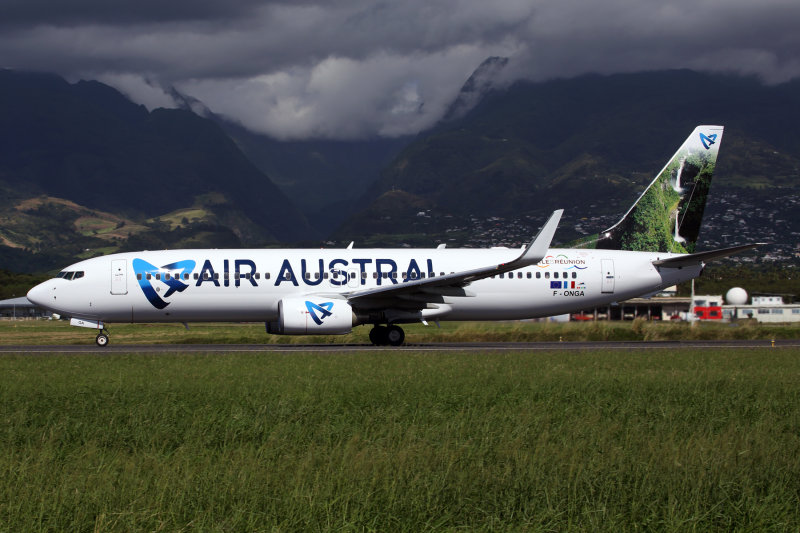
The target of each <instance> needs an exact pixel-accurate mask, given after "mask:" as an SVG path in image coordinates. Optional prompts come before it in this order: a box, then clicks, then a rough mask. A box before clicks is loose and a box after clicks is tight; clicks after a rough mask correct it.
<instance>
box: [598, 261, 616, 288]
mask: <svg viewBox="0 0 800 533" xmlns="http://www.w3.org/2000/svg"><path fill="white" fill-rule="evenodd" d="M600 270H601V274H602V276H603V281H602V284H601V287H602V292H614V260H613V259H601V260H600Z"/></svg>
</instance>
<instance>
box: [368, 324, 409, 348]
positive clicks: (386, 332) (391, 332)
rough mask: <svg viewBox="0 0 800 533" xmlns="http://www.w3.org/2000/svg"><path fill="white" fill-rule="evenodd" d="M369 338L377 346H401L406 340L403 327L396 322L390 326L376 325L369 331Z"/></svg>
mask: <svg viewBox="0 0 800 533" xmlns="http://www.w3.org/2000/svg"><path fill="white" fill-rule="evenodd" d="M369 340H371V341H372V344H374V345H375V346H386V345H387V344H388V345H391V346H400V345H401V344H403V341H404V340H406V334H405V332H404V331H403V328H401V327H400V326H397V325H395V324H391V325H389V326H379V325H375V326H374V327H373V328H372V329H371V330H370V332H369Z"/></svg>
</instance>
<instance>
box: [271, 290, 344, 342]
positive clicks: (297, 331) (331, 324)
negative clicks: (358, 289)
mask: <svg viewBox="0 0 800 533" xmlns="http://www.w3.org/2000/svg"><path fill="white" fill-rule="evenodd" d="M355 323H356V317H355V316H354V315H353V309H352V307H350V304H349V303H347V301H345V300H336V299H332V298H313V297H312V298H284V299H283V300H281V301H280V302H278V320H277V321H275V322H267V333H275V334H278V335H309V334H315V333H319V334H323V335H346V334H348V333H350V332H351V331H352V330H353V324H355Z"/></svg>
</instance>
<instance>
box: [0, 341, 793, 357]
mask: <svg viewBox="0 0 800 533" xmlns="http://www.w3.org/2000/svg"><path fill="white" fill-rule="evenodd" d="M773 347H774V348H783V349H786V348H795V349H796V348H800V339H793V340H776V341H774V343H773V341H770V340H721V341H713V340H712V341H706V340H702V341H622V342H620V341H613V342H603V341H592V342H477V343H431V344H407V345H404V346H397V347H394V346H372V345H370V344H120V345H108V346H106V347H104V348H100V347H99V346H96V345H94V344H85V345H82V344H68V345H16V346H15V345H8V346H0V354H2V353H15V354H83V353H92V354H98V355H103V354H108V355H112V354H131V353H137V354H150V353H156V354H157V353H162V354H173V353H175V354H178V353H241V352H254V353H291V352H297V353H301V352H302V353H309V352H312V353H328V354H337V353H354V352H520V351H524V352H530V351H553V350H564V351H572V350H675V349H681V348H749V349H756V348H773Z"/></svg>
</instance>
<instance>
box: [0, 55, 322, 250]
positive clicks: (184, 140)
mask: <svg viewBox="0 0 800 533" xmlns="http://www.w3.org/2000/svg"><path fill="white" fill-rule="evenodd" d="M0 128H2V139H3V142H2V143H0V219H2V220H3V224H2V226H0V244H2V245H4V246H0V260H2V259H3V258H4V257H13V258H15V259H13V261H17V262H19V261H21V259H20V257H21V256H23V255H24V254H25V253H33V252H36V253H44V252H47V253H51V252H53V248H52V246H50V245H49V244H47V243H49V242H50V241H54V240H55V241H60V242H66V244H67V245H68V246H69V247H71V248H70V249H69V250H66V249H65V250H59V252H58V255H59V257H61V258H62V259H63V258H67V257H74V256H76V255H77V254H78V253H82V252H84V251H85V248H88V247H90V246H87V244H92V243H93V244H94V246H91V248H95V247H97V245H98V244H103V245H105V246H104V248H105V249H106V250H107V249H108V248H109V246H110V247H111V249H128V248H129V246H128V245H130V246H134V245H137V244H152V245H154V246H162V245H181V246H182V245H185V244H186V243H190V242H195V243H196V244H209V243H214V244H215V245H222V244H225V243H227V245H229V246H241V245H263V244H268V243H277V242H296V241H299V240H303V239H308V238H310V237H312V236H313V235H314V232H313V230H312V229H311V227H310V225H309V224H308V221H307V220H306V218H305V216H304V215H303V214H302V213H301V212H300V211H299V209H297V208H296V207H295V206H294V204H293V203H292V201H291V200H290V199H289V198H288V197H287V196H286V195H285V194H284V193H283V192H282V191H281V190H280V189H279V188H278V187H276V186H275V184H274V183H273V182H272V181H271V180H270V179H269V178H268V177H267V176H266V175H265V174H264V173H263V172H261V171H259V170H258V169H257V168H256V167H255V166H254V165H253V164H252V163H251V162H250V161H249V160H248V159H247V157H246V156H245V155H244V154H242V152H241V151H240V150H239V149H238V148H237V146H236V144H235V143H234V142H233V141H232V140H231V139H230V138H229V137H228V136H227V135H226V134H225V132H224V131H223V130H222V129H221V128H220V127H219V126H218V125H217V124H216V123H215V122H214V121H212V120H208V119H205V118H203V117H200V116H198V115H196V114H194V113H192V112H189V111H185V110H177V109H172V110H168V109H156V110H154V111H152V112H148V111H147V110H146V109H145V108H144V107H143V106H139V105H136V104H134V103H132V102H131V101H130V100H128V99H127V98H125V97H124V96H123V95H121V94H120V93H119V92H117V91H116V90H114V89H112V88H111V87H108V86H106V85H103V84H101V83H98V82H92V81H88V82H87V81H81V82H78V83H75V84H70V83H68V82H66V81H65V80H64V79H62V78H60V77H58V76H54V75H48V74H36V73H22V72H16V71H8V70H0ZM32 199H38V200H37V201H35V202H33V203H31V202H30V201H31V200H32ZM65 202H67V203H65ZM69 202H71V204H69ZM31 205H35V206H36V207H35V208H31V207H30V206H31ZM187 210H189V211H191V213H190V214H191V215H192V216H188V217H184V216H180V217H179V218H178V220H179V223H178V224H172V223H169V222H164V221H162V220H161V218H162V217H166V218H167V219H169V218H171V217H174V216H175V213H180V212H181V211H187ZM90 211H96V212H102V213H105V215H100V218H103V217H106V219H108V216H111V215H110V214H113V216H115V217H117V218H119V219H120V220H118V221H117V222H115V223H114V224H117V223H122V221H123V220H124V221H126V222H125V224H127V226H128V227H134V226H136V225H138V226H139V227H144V226H145V225H147V227H149V228H150V229H151V230H152V231H148V232H137V231H133V232H127V233H124V234H119V235H117V238H118V240H117V241H114V242H113V244H111V241H110V240H109V239H110V238H108V235H107V234H106V233H101V234H99V235H100V237H106V239H105V240H103V242H100V243H98V242H88V243H87V242H85V239H83V237H87V235H85V233H86V231H84V230H81V229H80V228H79V227H77V226H76V225H75V220H78V219H79V218H81V217H84V216H86V214H85V212H90ZM48 217H49V220H48ZM180 222H183V223H182V224H181V223H180ZM52 223H55V224H57V226H58V227H59V228H60V230H61V233H62V234H61V235H60V236H57V235H56V236H54V235H53V234H52V232H50V233H48V232H47V230H46V229H45V227H50V226H51V225H52ZM137 234H138V235H139V237H138V238H134V239H132V240H131V242H128V240H129V238H130V237H134V236H135V235H137ZM97 235H98V234H90V235H88V236H89V237H92V238H95V237H97ZM204 236H205V237H207V238H205V237H204ZM55 237H60V239H55ZM220 241H224V242H220ZM12 251H13V253H12ZM26 251H27V252H26ZM42 257H44V256H42ZM11 266H13V265H11Z"/></svg>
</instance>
